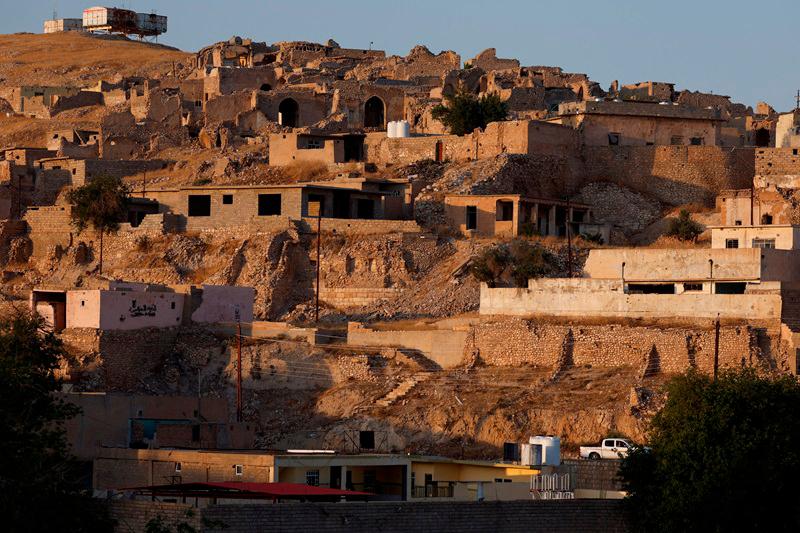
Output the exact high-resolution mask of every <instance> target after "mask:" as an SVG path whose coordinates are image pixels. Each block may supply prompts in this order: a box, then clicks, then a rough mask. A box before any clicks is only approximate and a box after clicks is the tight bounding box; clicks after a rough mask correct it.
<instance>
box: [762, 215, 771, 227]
mask: <svg viewBox="0 0 800 533" xmlns="http://www.w3.org/2000/svg"><path fill="white" fill-rule="evenodd" d="M761 224H763V225H768V224H772V215H761Z"/></svg>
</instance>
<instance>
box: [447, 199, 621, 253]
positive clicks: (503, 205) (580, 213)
mask: <svg viewBox="0 0 800 533" xmlns="http://www.w3.org/2000/svg"><path fill="white" fill-rule="evenodd" d="M444 210H445V216H446V217H447V221H448V224H449V225H450V227H451V228H453V229H454V230H456V231H459V232H460V233H462V234H464V235H477V236H483V237H493V236H497V237H517V236H518V235H526V234H527V235H542V236H555V237H565V236H566V235H567V228H569V231H570V234H571V235H572V236H579V235H598V236H600V237H601V238H602V239H603V242H608V239H609V233H610V228H609V227H608V226H607V225H605V224H597V223H594V222H592V212H591V208H590V207H589V206H588V205H585V204H579V203H574V202H566V201H563V200H553V199H542V198H528V197H525V196H522V195H519V194H508V195H488V194H487V195H472V194H470V195H467V194H448V195H446V196H445V199H444Z"/></svg>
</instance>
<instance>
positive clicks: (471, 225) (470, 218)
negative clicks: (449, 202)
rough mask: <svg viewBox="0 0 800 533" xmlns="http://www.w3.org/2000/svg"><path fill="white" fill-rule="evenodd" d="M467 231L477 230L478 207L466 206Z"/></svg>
mask: <svg viewBox="0 0 800 533" xmlns="http://www.w3.org/2000/svg"><path fill="white" fill-rule="evenodd" d="M466 224H467V229H468V230H471V229H478V206H475V205H468V206H467V220H466Z"/></svg>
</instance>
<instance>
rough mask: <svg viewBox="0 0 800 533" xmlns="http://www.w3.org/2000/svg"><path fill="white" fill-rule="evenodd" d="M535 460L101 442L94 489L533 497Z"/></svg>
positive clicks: (395, 497)
mask: <svg viewBox="0 0 800 533" xmlns="http://www.w3.org/2000/svg"><path fill="white" fill-rule="evenodd" d="M540 472H541V470H540V469H539V468H536V467H531V466H524V465H519V464H511V463H496V462H491V461H468V460H458V459H448V458H444V457H435V456H415V455H393V454H359V455H342V454H337V453H332V452H331V453H303V452H298V453H264V452H233V451H230V452H228V451H204V450H163V449H160V450H132V449H122V448H107V449H102V450H100V452H99V455H98V456H97V458H96V459H95V461H94V489H95V490H96V491H103V490H120V489H124V488H130V487H137V486H146V485H158V484H166V483H170V482H176V483H191V482H216V481H243V482H248V481H249V482H260V483H273V482H281V483H301V484H307V485H314V486H319V487H329V488H341V489H347V490H357V491H365V492H370V493H373V494H375V495H376V496H377V498H376V499H379V500H396V501H400V500H412V501H414V500H415V501H424V500H431V499H436V500H449V501H470V500H472V501H474V500H477V499H479V498H482V499H484V500H520V499H531V493H530V488H531V477H532V476H535V475H537V474H539V473H540Z"/></svg>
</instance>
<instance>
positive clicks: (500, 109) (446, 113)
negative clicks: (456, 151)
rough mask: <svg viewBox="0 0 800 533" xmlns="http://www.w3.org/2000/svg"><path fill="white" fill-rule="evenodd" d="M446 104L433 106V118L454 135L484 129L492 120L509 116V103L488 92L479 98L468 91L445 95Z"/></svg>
mask: <svg viewBox="0 0 800 533" xmlns="http://www.w3.org/2000/svg"><path fill="white" fill-rule="evenodd" d="M444 99H445V103H446V105H443V104H440V105H437V106H436V107H434V108H433V110H432V111H431V114H432V116H433V118H435V119H436V120H438V121H440V122H441V123H442V124H444V125H445V127H447V129H448V130H450V133H452V134H453V135H466V134H467V133H472V132H473V131H474V130H475V129H476V128H480V129H484V128H486V125H487V124H489V123H490V122H496V121H499V120H505V119H506V117H507V116H508V104H506V103H505V102H504V101H503V100H501V99H500V96H498V95H496V94H488V95H485V96H482V97H480V98H478V97H477V96H475V95H474V94H472V93H470V92H468V91H464V90H461V91H458V92H457V93H456V94H454V95H452V96H450V95H446V96H445V97H444Z"/></svg>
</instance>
